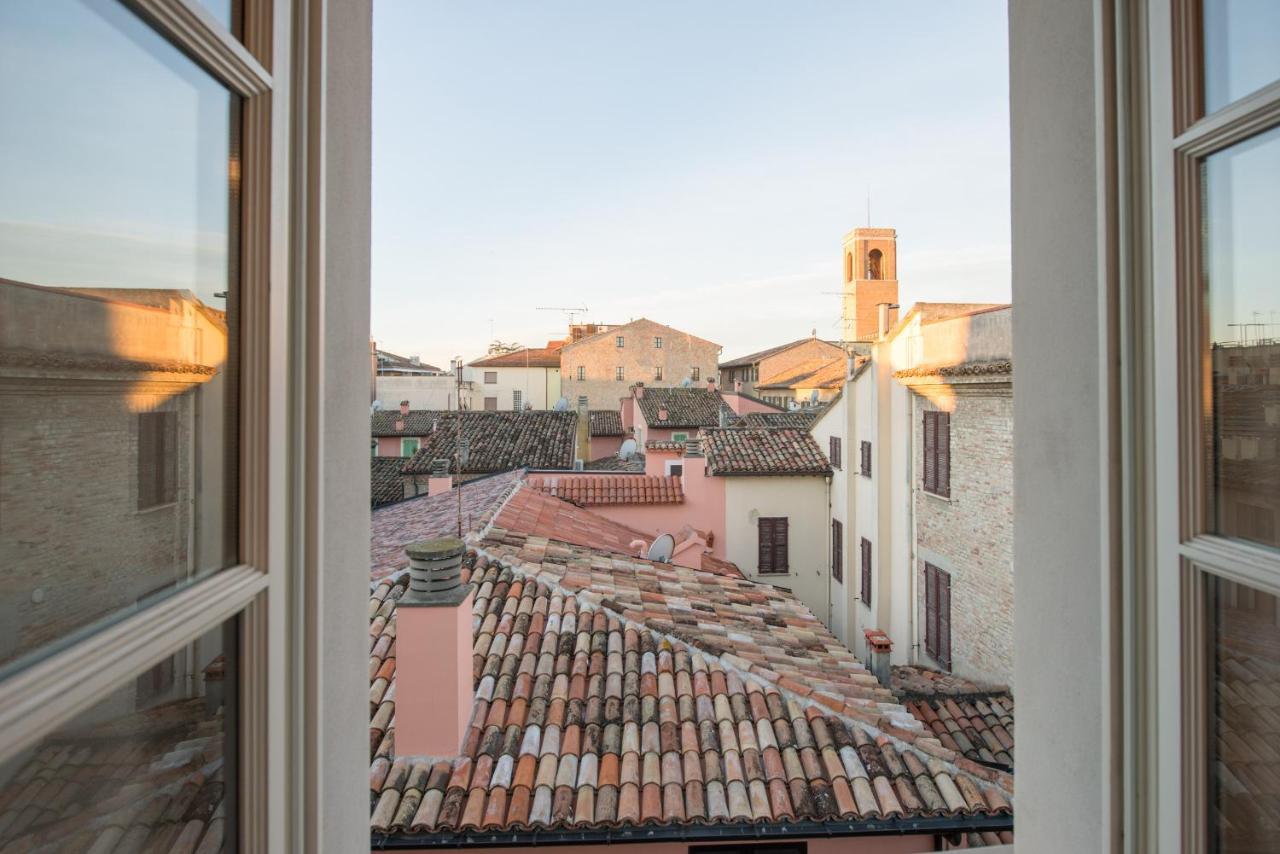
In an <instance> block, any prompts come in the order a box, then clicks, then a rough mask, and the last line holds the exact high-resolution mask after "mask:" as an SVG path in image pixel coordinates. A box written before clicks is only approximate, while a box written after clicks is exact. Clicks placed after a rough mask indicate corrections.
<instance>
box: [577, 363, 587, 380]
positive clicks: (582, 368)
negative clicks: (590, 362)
mask: <svg viewBox="0 0 1280 854" xmlns="http://www.w3.org/2000/svg"><path fill="white" fill-rule="evenodd" d="M586 378H587V367H586V365H578V382H582V381H584V380H585V379H586Z"/></svg>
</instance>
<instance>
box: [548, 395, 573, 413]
mask: <svg viewBox="0 0 1280 854" xmlns="http://www.w3.org/2000/svg"><path fill="white" fill-rule="evenodd" d="M551 408H552V409H554V410H555V411H556V412H568V411H569V398H567V397H562V398H560V399H559V400H557V401H556V404H555V406H553V407H551Z"/></svg>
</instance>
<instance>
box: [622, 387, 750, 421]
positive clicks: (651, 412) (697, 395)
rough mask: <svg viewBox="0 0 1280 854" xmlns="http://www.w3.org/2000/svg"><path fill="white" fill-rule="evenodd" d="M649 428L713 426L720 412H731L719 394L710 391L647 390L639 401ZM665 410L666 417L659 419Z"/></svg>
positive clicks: (701, 389)
mask: <svg viewBox="0 0 1280 854" xmlns="http://www.w3.org/2000/svg"><path fill="white" fill-rule="evenodd" d="M637 403H639V404H640V411H641V412H643V413H644V420H645V422H646V423H648V425H649V426H650V427H714V426H716V425H717V424H719V423H720V410H721V409H722V408H723V409H724V410H725V411H729V407H728V406H726V405H725V403H724V400H723V399H722V398H721V397H720V394H719V393H718V392H714V391H712V390H711V389H708V388H701V387H699V388H646V389H645V390H644V394H643V395H641V397H640V399H639V400H638V401H637ZM663 408H665V409H666V410H667V417H666V418H665V419H662V418H659V417H658V414H659V410H660V409H663Z"/></svg>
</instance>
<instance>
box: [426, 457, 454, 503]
mask: <svg viewBox="0 0 1280 854" xmlns="http://www.w3.org/2000/svg"><path fill="white" fill-rule="evenodd" d="M451 489H453V477H452V476H451V475H450V474H449V461H448V460H446V459H441V458H438V459H434V460H432V461H431V475H430V477H428V478H427V495H439V494H440V493H442V492H448V491H449V490H451Z"/></svg>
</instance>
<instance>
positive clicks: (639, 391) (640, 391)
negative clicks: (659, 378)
mask: <svg viewBox="0 0 1280 854" xmlns="http://www.w3.org/2000/svg"><path fill="white" fill-rule="evenodd" d="M634 388H635V392H636V397H637V398H640V397H644V383H636V384H635V386H634Z"/></svg>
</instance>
